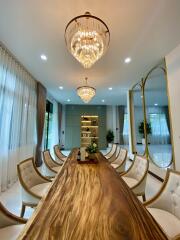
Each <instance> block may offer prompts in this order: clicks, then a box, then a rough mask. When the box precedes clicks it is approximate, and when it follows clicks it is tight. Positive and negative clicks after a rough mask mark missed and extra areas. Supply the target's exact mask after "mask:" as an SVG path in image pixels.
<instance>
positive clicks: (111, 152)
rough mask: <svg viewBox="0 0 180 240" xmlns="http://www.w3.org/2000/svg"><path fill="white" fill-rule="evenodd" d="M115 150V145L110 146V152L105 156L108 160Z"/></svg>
mask: <svg viewBox="0 0 180 240" xmlns="http://www.w3.org/2000/svg"><path fill="white" fill-rule="evenodd" d="M116 148H117V145H116V144H115V143H113V145H112V148H111V151H110V152H109V153H108V154H107V155H106V157H108V158H110V157H112V155H113V154H114V153H115V151H116Z"/></svg>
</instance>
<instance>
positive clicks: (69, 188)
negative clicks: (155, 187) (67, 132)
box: [18, 149, 167, 240]
mask: <svg viewBox="0 0 180 240" xmlns="http://www.w3.org/2000/svg"><path fill="white" fill-rule="evenodd" d="M77 153H78V149H73V150H72V152H71V153H70V155H69V157H68V158H67V160H66V162H65V163H64V164H63V166H62V168H61V170H60V171H59V173H58V174H57V176H56V178H55V180H54V181H53V182H52V184H51V186H50V188H49V191H48V193H47V195H46V196H45V197H43V198H42V200H41V201H40V202H39V204H38V207H37V209H36V210H35V212H34V214H33V215H32V217H31V218H30V219H29V221H28V222H27V224H26V226H25V228H24V229H23V232H22V233H21V234H20V236H19V238H18V239H19V240H20V239H21V240H121V239H122V240H160V239H162V240H165V239H166V240H167V237H166V236H165V234H164V233H163V231H162V230H161V228H160V227H159V225H158V224H157V223H156V222H155V220H154V219H153V217H152V216H151V215H150V213H149V212H148V211H147V210H146V208H145V207H144V206H143V205H142V203H141V202H140V201H139V200H138V198H137V197H136V196H135V195H134V193H133V192H132V191H131V189H130V188H129V187H128V186H127V185H126V183H125V182H124V181H123V180H122V178H121V177H120V175H119V174H118V173H117V172H116V171H115V170H114V169H113V168H112V167H111V165H110V164H109V163H108V161H107V160H106V158H105V157H104V156H103V155H102V154H101V153H96V156H95V159H96V162H95V163H93V162H90V163H83V164H79V163H78V161H77Z"/></svg>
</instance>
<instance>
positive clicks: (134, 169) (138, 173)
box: [128, 155, 149, 181]
mask: <svg viewBox="0 0 180 240" xmlns="http://www.w3.org/2000/svg"><path fill="white" fill-rule="evenodd" d="M148 167H149V161H148V160H147V159H146V158H145V157H142V156H138V155H136V156H135V160H134V162H133V164H132V166H131V167H130V169H129V170H128V176H129V177H132V178H135V179H136V180H138V181H140V180H141V179H143V177H144V176H145V175H146V174H147V171H148Z"/></svg>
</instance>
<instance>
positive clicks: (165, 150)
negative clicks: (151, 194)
mask: <svg viewBox="0 0 180 240" xmlns="http://www.w3.org/2000/svg"><path fill="white" fill-rule="evenodd" d="M163 68H164V66H163ZM164 69H165V68H164ZM166 84H167V82H166V75H165V70H163V69H162V68H156V69H154V70H153V71H152V72H151V74H150V75H149V76H148V78H147V79H146V81H145V86H144V90H145V103H146V118H147V140H148V151H149V156H150V159H151V160H152V161H153V162H154V163H155V164H156V165H157V166H158V167H162V168H164V167H168V166H169V165H170V164H171V162H172V146H171V136H170V119H169V109H168V97H167V89H166Z"/></svg>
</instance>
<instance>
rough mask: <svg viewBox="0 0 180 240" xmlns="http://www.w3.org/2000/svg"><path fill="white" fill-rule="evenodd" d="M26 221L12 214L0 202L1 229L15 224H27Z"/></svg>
mask: <svg viewBox="0 0 180 240" xmlns="http://www.w3.org/2000/svg"><path fill="white" fill-rule="evenodd" d="M25 223H26V220H25V219H23V218H20V217H17V216H15V215H13V214H12V213H10V212H9V211H8V210H7V209H6V208H5V207H4V206H3V205H2V203H1V202H0V228H3V227H7V226H11V225H14V224H25Z"/></svg>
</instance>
